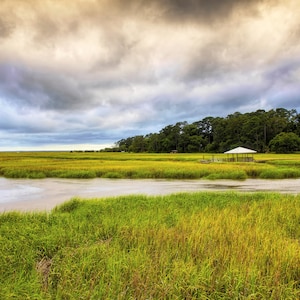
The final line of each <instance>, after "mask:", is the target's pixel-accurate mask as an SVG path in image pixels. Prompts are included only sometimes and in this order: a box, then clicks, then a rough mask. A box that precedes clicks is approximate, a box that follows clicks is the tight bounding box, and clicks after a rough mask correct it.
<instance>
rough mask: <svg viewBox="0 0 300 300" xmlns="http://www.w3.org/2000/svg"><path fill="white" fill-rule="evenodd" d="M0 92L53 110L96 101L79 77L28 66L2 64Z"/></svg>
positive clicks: (19, 101) (25, 103)
mask: <svg viewBox="0 0 300 300" xmlns="http://www.w3.org/2000/svg"><path fill="white" fill-rule="evenodd" d="M0 79H1V82H0V87H1V88H0V95H2V97H3V98H4V99H7V100H8V101H10V102H12V104H13V105H17V106H24V107H28V106H29V107H35V108H39V109H49V110H70V111H72V110H74V109H77V110H78V109H82V108H84V107H85V106H86V100H87V99H88V100H89V104H91V103H92V99H91V96H90V95H89V93H88V91H86V88H85V86H84V85H83V84H81V83H80V80H79V79H78V78H72V77H70V76H63V75H61V74H58V73H51V72H47V70H43V71H37V70H35V69H29V68H28V67H20V66H14V65H7V64H6V65H0Z"/></svg>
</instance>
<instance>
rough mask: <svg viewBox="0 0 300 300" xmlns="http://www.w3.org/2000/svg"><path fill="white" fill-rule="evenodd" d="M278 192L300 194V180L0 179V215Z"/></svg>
mask: <svg viewBox="0 0 300 300" xmlns="http://www.w3.org/2000/svg"><path fill="white" fill-rule="evenodd" d="M225 190H236V191H243V192H253V191H276V192H282V193H295V194H296V193H299V192H300V179H285V180H276V181H274V180H259V179H247V180H245V181H234V180H218V181H209V180H148V179H144V180H130V179H101V178H96V179H86V180H85V179H57V178H47V179H37V180H30V179H7V178H0V211H9V210H49V209H52V208H53V207H55V206H56V205H57V204H59V203H62V202H64V201H66V200H68V199H70V198H71V197H74V196H79V197H84V198H95V197H97V198H103V197H111V196H119V195H129V194H146V195H164V194H170V193H177V192H194V191H225Z"/></svg>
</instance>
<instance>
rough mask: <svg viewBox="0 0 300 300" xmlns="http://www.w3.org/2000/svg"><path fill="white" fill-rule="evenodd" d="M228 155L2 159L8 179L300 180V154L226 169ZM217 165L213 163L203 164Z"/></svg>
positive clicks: (0, 171)
mask: <svg viewBox="0 0 300 300" xmlns="http://www.w3.org/2000/svg"><path fill="white" fill-rule="evenodd" d="M224 157H226V156H224V154H218V155H213V154H170V153H168V154H149V153H141V154H136V153H134V154H133V153H96V152H95V153H68V152H21V153H13V152H11V153H0V176H4V177H8V178H45V177H60V178H95V177H102V178H133V179H135V178H172V179H199V178H204V179H237V180H243V179H246V178H264V179H284V178H300V168H299V166H300V154H289V155H278V154H257V155H256V156H255V159H256V162H252V163H224V162H222V161H221V160H222V158H224ZM211 160H214V162H211V163H203V162H208V161H211Z"/></svg>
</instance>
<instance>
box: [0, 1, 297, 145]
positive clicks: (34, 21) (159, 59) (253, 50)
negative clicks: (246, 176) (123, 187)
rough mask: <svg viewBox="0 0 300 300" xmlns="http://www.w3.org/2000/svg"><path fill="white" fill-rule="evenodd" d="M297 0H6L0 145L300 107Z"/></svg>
mask: <svg viewBox="0 0 300 300" xmlns="http://www.w3.org/2000/svg"><path fill="white" fill-rule="evenodd" d="M299 37H300V7H299V3H298V0H252V1H248V0H223V1H218V0H211V1H206V0H152V1H151V0H150V1H149V0H147V1H146V0H128V1H123V0H72V1H71V0H44V1H38V0H27V1H23V0H2V1H1V3H0V104H1V111H0V138H1V141H2V142H1V144H0V150H1V149H4V150H5V149H12V150H13V149H27V148H30V147H33V148H35V149H37V148H41V149H42V148H43V149H45V148H49V149H52V148H53V149H54V148H56V147H61V148H62V149H63V148H64V147H65V148H67V146H68V147H73V146H74V147H75V146H76V147H80V145H81V144H83V147H86V146H87V145H90V147H101V145H105V146H106V145H111V144H113V143H114V142H116V141H117V140H119V139H121V138H125V137H128V136H131V135H137V134H147V133H149V132H157V131H159V130H160V129H161V128H162V127H164V126H166V125H169V124H174V123H176V122H179V121H188V122H192V121H198V120H200V119H202V118H204V117H206V116H210V115H212V116H226V115H227V114H231V113H233V112H236V111H239V112H248V111H255V110H257V109H266V110H267V109H272V108H277V107H284V108H287V109H291V108H295V109H297V110H299V106H300V105H299V103H300V102H299V92H300V88H299V80H300V43H299Z"/></svg>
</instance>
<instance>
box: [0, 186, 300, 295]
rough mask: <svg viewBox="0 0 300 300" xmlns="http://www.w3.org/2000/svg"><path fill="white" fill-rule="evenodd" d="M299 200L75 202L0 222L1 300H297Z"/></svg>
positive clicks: (232, 196) (261, 196) (225, 196)
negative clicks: (49, 210) (48, 210)
mask: <svg viewBox="0 0 300 300" xmlns="http://www.w3.org/2000/svg"><path fill="white" fill-rule="evenodd" d="M299 241H300V196H294V195H281V194H275V193H274V194H273V193H247V194H243V193H234V192H225V193H221V192H219V193H206V192H202V193H191V194H188V193H181V194H176V195H169V196H160V197H146V196H139V195H135V196H126V197H116V198H110V199H98V200H97V199H95V200H89V201H87V200H81V199H78V198H74V199H72V200H70V201H69V202H66V203H64V204H62V205H60V206H58V207H57V208H55V209H54V210H53V211H51V212H48V213H46V212H45V213H18V212H7V213H2V214H0V254H1V255H0V265H1V272H0V298H1V299H299V298H300V243H299Z"/></svg>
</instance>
